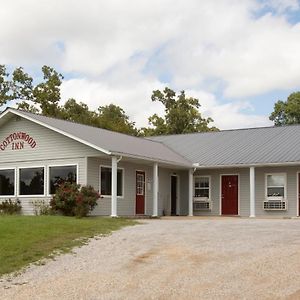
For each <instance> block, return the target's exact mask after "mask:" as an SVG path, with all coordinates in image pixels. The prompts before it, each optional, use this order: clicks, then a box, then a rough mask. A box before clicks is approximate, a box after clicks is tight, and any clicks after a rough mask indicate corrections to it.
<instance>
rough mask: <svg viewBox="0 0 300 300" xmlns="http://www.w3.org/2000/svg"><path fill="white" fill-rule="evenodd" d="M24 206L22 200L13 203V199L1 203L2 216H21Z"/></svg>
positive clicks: (0, 211)
mask: <svg viewBox="0 0 300 300" xmlns="http://www.w3.org/2000/svg"><path fill="white" fill-rule="evenodd" d="M21 209H22V206H21V201H20V200H15V201H12V200H11V199H8V200H5V201H3V202H1V203H0V213H2V214H9V215H13V214H19V213H20V212H21Z"/></svg>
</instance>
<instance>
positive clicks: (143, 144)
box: [3, 108, 192, 167]
mask: <svg viewBox="0 0 300 300" xmlns="http://www.w3.org/2000/svg"><path fill="white" fill-rule="evenodd" d="M8 111H10V112H12V113H15V114H18V115H20V116H23V117H25V118H27V119H30V120H32V121H36V122H38V123H40V124H41V125H44V126H46V127H49V128H50V129H54V130H58V131H59V132H61V133H62V134H64V133H65V134H67V135H68V136H69V137H71V138H74V139H77V140H80V141H81V142H84V143H87V144H88V145H89V146H92V147H93V146H95V147H97V148H101V149H103V150H106V151H107V153H108V152H109V154H119V155H124V156H129V157H136V158H142V159H146V160H153V161H157V162H165V163H170V164H172V165H178V166H186V167H190V166H191V165H192V163H191V162H190V161H188V160H187V159H185V158H183V157H182V156H181V155H179V154H177V153H176V152H174V151H173V150H171V149H170V148H169V147H167V146H166V145H164V144H163V143H161V142H159V141H151V140H148V139H144V138H138V137H133V136H130V135H126V134H121V133H117V132H113V131H109V130H105V129H101V128H97V127H91V126H87V125H82V124H78V123H74V122H69V121H64V120H60V119H55V118H49V117H45V116H42V115H37V114H33V113H29V112H25V111H21V110H16V109H12V108H9V109H8ZM3 114H4V113H3Z"/></svg>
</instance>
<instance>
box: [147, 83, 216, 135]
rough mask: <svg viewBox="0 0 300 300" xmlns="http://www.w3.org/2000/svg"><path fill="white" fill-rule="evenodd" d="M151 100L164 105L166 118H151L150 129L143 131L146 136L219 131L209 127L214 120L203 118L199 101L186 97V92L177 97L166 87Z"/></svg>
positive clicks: (156, 92) (154, 116) (156, 116)
mask: <svg viewBox="0 0 300 300" xmlns="http://www.w3.org/2000/svg"><path fill="white" fill-rule="evenodd" d="M151 99H152V101H159V102H161V103H162V104H163V105H164V107H165V116H164V117H159V116H158V115H157V114H154V115H152V116H151V117H149V119H148V120H149V124H150V127H148V128H143V129H142V132H143V134H144V135H146V136H151V135H163V134H181V133H193V132H203V131H217V130H218V129H217V128H216V127H208V125H209V123H210V122H213V120H212V119H211V118H207V119H206V118H203V117H202V116H201V113H200V112H199V108H200V106H201V105H200V103H199V100H198V99H196V98H192V97H186V95H185V92H184V91H181V92H180V94H179V95H178V96H176V93H175V92H174V91H173V90H171V89H170V88H168V87H166V88H165V89H164V90H163V91H162V92H161V91H160V90H156V91H153V94H152V96H151Z"/></svg>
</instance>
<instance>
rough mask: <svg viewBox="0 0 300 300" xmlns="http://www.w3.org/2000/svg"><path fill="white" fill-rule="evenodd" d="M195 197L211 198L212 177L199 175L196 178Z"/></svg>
mask: <svg viewBox="0 0 300 300" xmlns="http://www.w3.org/2000/svg"><path fill="white" fill-rule="evenodd" d="M194 197H195V198H207V199H209V198H210V177H209V176H197V177H195V179H194Z"/></svg>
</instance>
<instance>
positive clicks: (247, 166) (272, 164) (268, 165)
mask: <svg viewBox="0 0 300 300" xmlns="http://www.w3.org/2000/svg"><path fill="white" fill-rule="evenodd" d="M299 165H300V161H293V162H273V163H252V164H231V165H211V166H205V165H200V164H199V163H194V164H193V167H194V168H195V169H199V170H201V169H222V168H224V169H225V168H226V169H228V168H251V167H280V166H299Z"/></svg>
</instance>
